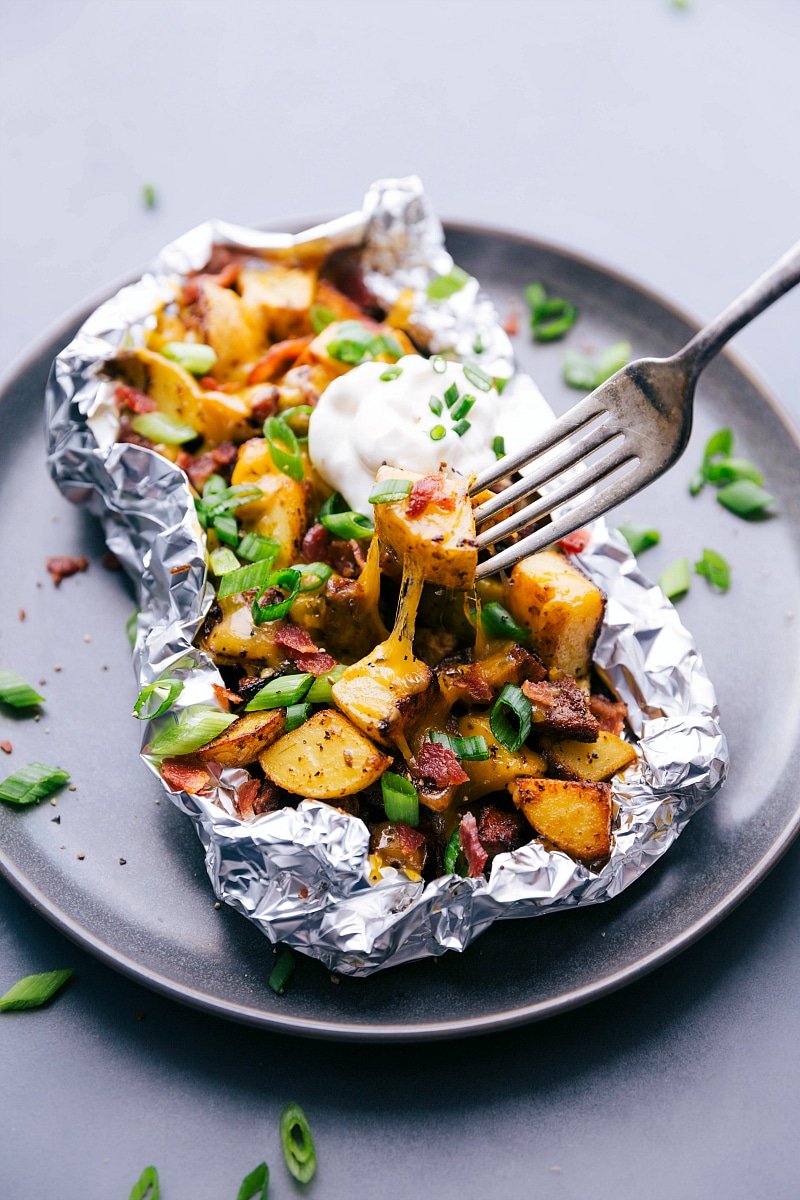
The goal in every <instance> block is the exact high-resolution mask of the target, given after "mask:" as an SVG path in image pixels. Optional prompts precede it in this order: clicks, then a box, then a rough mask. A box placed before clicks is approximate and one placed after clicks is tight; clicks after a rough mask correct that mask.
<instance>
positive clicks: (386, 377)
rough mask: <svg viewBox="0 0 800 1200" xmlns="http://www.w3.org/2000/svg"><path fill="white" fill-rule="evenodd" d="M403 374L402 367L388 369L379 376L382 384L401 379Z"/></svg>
mask: <svg viewBox="0 0 800 1200" xmlns="http://www.w3.org/2000/svg"><path fill="white" fill-rule="evenodd" d="M402 374H403V368H402V367H387V368H386V370H385V371H383V372H382V373H381V374H380V375H379V376H378V379H380V381H381V383H391V381H392V380H393V379H399V378H400V376H401V375H402Z"/></svg>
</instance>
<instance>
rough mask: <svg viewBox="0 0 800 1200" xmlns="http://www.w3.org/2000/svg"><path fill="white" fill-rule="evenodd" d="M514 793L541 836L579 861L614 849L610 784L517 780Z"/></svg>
mask: <svg viewBox="0 0 800 1200" xmlns="http://www.w3.org/2000/svg"><path fill="white" fill-rule="evenodd" d="M510 791H511V795H512V798H513V800H514V803H515V804H516V806H517V808H521V809H522V811H523V812H524V814H525V816H526V818H527V820H528V821H529V823H530V824H531V825H532V826H533V828H534V829H535V830H536V832H537V833H538V834H539V836H540V837H543V838H545V839H546V840H547V841H548V842H552V843H553V845H554V846H557V847H558V849H559V850H563V851H564V852H565V853H566V854H569V855H570V857H571V858H576V859H578V861H579V862H585V863H590V862H594V861H595V860H596V859H601V858H607V857H608V855H609V853H610V851H611V788H610V787H609V785H608V784H607V783H583V782H581V783H577V782H572V781H571V780H570V781H567V780H563V779H527V778H523V779H517V780H516V782H515V783H512V785H511V788H510Z"/></svg>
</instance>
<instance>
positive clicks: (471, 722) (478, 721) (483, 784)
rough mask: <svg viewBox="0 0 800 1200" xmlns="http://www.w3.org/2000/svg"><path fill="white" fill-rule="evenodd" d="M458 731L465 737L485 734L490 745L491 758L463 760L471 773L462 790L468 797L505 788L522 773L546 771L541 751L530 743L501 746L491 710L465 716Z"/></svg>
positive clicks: (475, 796)
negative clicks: (508, 746) (518, 745)
mask: <svg viewBox="0 0 800 1200" xmlns="http://www.w3.org/2000/svg"><path fill="white" fill-rule="evenodd" d="M458 732H459V734H460V735H461V737H483V738H485V739H486V745H487V746H488V747H489V757H488V758H485V759H483V760H482V761H480V760H479V761H477V762H469V761H463V762H462V763H461V766H462V767H463V768H464V770H465V771H466V773H467V774H468V775H469V783H465V784H464V785H463V787H462V789H461V793H460V794H461V796H462V797H463V798H464V799H466V800H480V798H481V797H482V796H487V795H489V793H490V792H501V791H502V790H503V788H507V787H509V786H510V785H511V784H512V783H513V782H514V780H516V779H518V778H519V777H520V776H522V775H524V776H528V775H531V776H535V775H544V773H545V771H546V770H547V763H546V761H545V760H544V758H542V756H541V754H537V753H536V751H535V750H531V749H530V748H529V747H528V746H520V748H519V750H516V751H513V752H512V751H511V750H506V748H505V746H501V745H500V743H499V742H498V741H497V739H496V738H495V736H494V734H493V733H492V728H491V725H490V724H489V715H488V713H486V714H483V715H480V716H478V715H470V716H466V717H461V718H460V719H459V722H458Z"/></svg>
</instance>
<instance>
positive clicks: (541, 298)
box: [523, 280, 547, 318]
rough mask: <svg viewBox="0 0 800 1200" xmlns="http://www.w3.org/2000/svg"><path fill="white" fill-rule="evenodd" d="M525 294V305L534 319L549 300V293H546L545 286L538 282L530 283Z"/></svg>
mask: <svg viewBox="0 0 800 1200" xmlns="http://www.w3.org/2000/svg"><path fill="white" fill-rule="evenodd" d="M523 294H524V296H525V303H526V304H527V305H528V308H530V310H531V318H533V317H535V316H536V314H537V313H538V311H539V309H540V308H541V306H542V305H543V304H544V302H545V301H546V300H547V292H546V291H545V288H544V284H543V283H539V282H538V280H537V281H535V282H534V283H529V284H528V286H527V287H526V288H525V291H524V293H523Z"/></svg>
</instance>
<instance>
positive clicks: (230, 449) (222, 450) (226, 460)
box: [211, 442, 239, 467]
mask: <svg viewBox="0 0 800 1200" xmlns="http://www.w3.org/2000/svg"><path fill="white" fill-rule="evenodd" d="M238 453H239V452H238V450H237V449H236V447H235V446H234V444H233V442H220V444H219V445H218V446H215V447H214V449H213V450H212V451H211V457H212V458H213V459H214V462H215V463H216V464H217V466H218V467H227V466H230V464H231V463H232V462H235V461H236V455H237V454H238Z"/></svg>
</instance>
